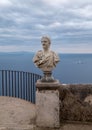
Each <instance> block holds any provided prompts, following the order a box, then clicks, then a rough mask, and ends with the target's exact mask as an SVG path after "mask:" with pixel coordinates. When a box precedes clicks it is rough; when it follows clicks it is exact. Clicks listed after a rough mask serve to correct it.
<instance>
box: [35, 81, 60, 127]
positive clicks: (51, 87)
mask: <svg viewBox="0 0 92 130" xmlns="http://www.w3.org/2000/svg"><path fill="white" fill-rule="evenodd" d="M59 86H60V84H59V81H58V80H56V81H55V82H52V83H45V82H41V81H40V80H38V81H37V83H36V87H37V91H36V107H37V119H36V124H37V126H39V127H50V128H58V127H60V120H59V91H58V88H59Z"/></svg>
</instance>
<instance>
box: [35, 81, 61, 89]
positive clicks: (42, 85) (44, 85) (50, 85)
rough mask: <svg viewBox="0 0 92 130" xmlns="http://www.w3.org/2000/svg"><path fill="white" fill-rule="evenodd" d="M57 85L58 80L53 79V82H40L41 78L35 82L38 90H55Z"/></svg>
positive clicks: (58, 84)
mask: <svg viewBox="0 0 92 130" xmlns="http://www.w3.org/2000/svg"><path fill="white" fill-rule="evenodd" d="M59 87H60V83H59V80H54V82H41V80H37V82H36V88H37V89H38V90H57V89H58V88H59Z"/></svg>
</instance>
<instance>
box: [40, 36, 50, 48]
mask: <svg viewBox="0 0 92 130" xmlns="http://www.w3.org/2000/svg"><path fill="white" fill-rule="evenodd" d="M41 43H42V47H43V49H44V50H48V49H49V48H50V44H51V40H50V38H49V37H48V36H43V37H42V38H41Z"/></svg>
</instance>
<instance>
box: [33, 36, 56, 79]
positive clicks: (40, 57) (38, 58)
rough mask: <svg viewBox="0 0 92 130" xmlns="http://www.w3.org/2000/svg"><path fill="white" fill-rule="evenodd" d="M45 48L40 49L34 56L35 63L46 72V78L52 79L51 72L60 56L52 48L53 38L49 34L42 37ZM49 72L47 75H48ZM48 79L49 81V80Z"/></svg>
mask: <svg viewBox="0 0 92 130" xmlns="http://www.w3.org/2000/svg"><path fill="white" fill-rule="evenodd" d="M41 43H42V47H43V50H39V51H38V52H37V53H36V55H35V56H34V58H33V62H34V64H35V65H36V66H37V67H38V68H40V69H41V70H42V71H43V72H44V74H45V75H44V78H43V79H44V80H43V81H45V80H46V78H47V79H48V80H49V81H52V80H51V79H52V77H51V72H52V70H53V69H54V68H55V67H56V64H57V63H58V62H59V56H58V55H57V54H56V53H55V52H54V51H52V50H50V45H51V40H50V38H49V37H47V36H43V37H42V38H41ZM46 74H47V75H46ZM48 80H47V81H48Z"/></svg>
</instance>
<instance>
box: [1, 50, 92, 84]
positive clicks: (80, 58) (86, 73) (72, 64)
mask: <svg viewBox="0 0 92 130" xmlns="http://www.w3.org/2000/svg"><path fill="white" fill-rule="evenodd" d="M34 55H35V53H32V52H9V53H8V52H1V53H0V70H17V71H25V72H32V73H36V74H39V75H43V73H42V71H41V70H40V69H38V68H37V67H35V65H34V63H33V60H32V59H33V57H34ZM59 57H60V62H59V63H58V64H57V66H56V68H55V69H54V70H53V72H52V74H53V77H54V78H55V79H58V80H59V81H60V83H62V84H92V54H63V53H60V54H59Z"/></svg>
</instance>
